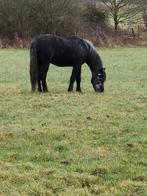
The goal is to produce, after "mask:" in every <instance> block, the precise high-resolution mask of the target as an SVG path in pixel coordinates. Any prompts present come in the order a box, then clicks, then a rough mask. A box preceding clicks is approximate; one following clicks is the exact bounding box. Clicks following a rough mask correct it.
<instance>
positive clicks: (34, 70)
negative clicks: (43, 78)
mask: <svg viewBox="0 0 147 196" xmlns="http://www.w3.org/2000/svg"><path fill="white" fill-rule="evenodd" d="M37 80H38V60H37V41H36V40H34V41H33V42H32V43H31V47H30V82H31V88H32V92H34V91H35V90H36V85H37Z"/></svg>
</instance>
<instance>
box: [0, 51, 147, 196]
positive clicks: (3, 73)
mask: <svg viewBox="0 0 147 196" xmlns="http://www.w3.org/2000/svg"><path fill="white" fill-rule="evenodd" d="M99 53H100V55H101V57H102V59H103V62H104V66H105V67H106V71H107V82H106V84H105V93H103V94H98V93H95V92H94V91H93V89H92V86H91V83H90V78H91V73H90V71H89V69H88V66H86V65H83V69H82V90H83V93H81V94H80V93H77V92H75V91H74V92H72V93H68V92H67V86H68V81H69V77H70V74H71V68H64V69H63V68H59V67H55V66H52V65H51V67H50V70H49V73H48V86H49V93H46V94H40V93H35V94H32V93H30V82H29V72H28V71H29V67H28V64H29V55H28V51H27V50H14V49H2V50H0V62H1V66H0V195H65V196H66V195H105V196H107V195H109V196H110V195H147V91H146V89H147V82H146V80H147V74H146V73H147V67H146V62H147V58H146V53H147V49H146V48H116V49H100V51H99Z"/></svg>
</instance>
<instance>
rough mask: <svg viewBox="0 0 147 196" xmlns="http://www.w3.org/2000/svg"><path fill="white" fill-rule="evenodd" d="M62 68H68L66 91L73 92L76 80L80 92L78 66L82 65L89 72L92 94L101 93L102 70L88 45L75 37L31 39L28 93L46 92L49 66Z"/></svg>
mask: <svg viewBox="0 0 147 196" xmlns="http://www.w3.org/2000/svg"><path fill="white" fill-rule="evenodd" d="M50 63H52V64H54V65H57V66H60V67H64V66H72V67H73V70H72V74H71V77H70V83H69V87H68V91H72V90H73V84H74V82H75V80H76V83H77V88H76V90H77V91H79V92H80V91H81V86H80V82H81V66H82V64H83V63H86V64H87V65H88V66H89V68H90V70H91V72H92V79H91V83H92V84H93V88H94V90H95V91H96V92H103V91H104V81H105V80H106V73H105V68H103V65H102V61H101V58H100V56H99V55H98V53H97V51H96V49H95V48H94V46H93V45H92V43H91V42H90V41H88V40H85V39H81V38H79V37H75V36H72V37H58V36H50V35H41V36H39V37H37V38H35V39H34V40H33V41H32V43H31V47H30V80H31V87H32V91H33V92H34V91H35V89H36V85H37V84H38V91H40V92H42V91H43V92H47V91H48V88H47V84H46V76H47V72H48V69H49V64H50Z"/></svg>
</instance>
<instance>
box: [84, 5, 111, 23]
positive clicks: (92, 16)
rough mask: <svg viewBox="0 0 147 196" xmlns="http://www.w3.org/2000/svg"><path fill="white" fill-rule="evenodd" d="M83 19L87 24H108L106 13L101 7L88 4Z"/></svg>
mask: <svg viewBox="0 0 147 196" xmlns="http://www.w3.org/2000/svg"><path fill="white" fill-rule="evenodd" d="M84 17H85V18H86V20H87V21H89V22H94V23H99V24H106V23H107V22H108V12H107V11H106V10H105V9H104V8H103V7H97V6H96V4H89V5H87V7H86V9H85V14H84Z"/></svg>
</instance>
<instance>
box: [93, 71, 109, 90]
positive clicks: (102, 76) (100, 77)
mask: <svg viewBox="0 0 147 196" xmlns="http://www.w3.org/2000/svg"><path fill="white" fill-rule="evenodd" d="M105 80H106V72H105V68H101V69H100V71H99V73H98V74H97V75H94V76H92V79H91V83H92V85H93V88H94V90H95V91H96V92H100V93H102V92H104V82H105Z"/></svg>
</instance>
